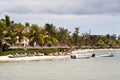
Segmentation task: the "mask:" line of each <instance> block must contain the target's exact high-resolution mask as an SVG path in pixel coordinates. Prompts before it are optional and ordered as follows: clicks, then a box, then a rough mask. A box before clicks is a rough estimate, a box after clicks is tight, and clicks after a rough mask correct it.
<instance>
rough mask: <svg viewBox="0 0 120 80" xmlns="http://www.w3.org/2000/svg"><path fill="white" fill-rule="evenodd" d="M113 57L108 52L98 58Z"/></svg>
mask: <svg viewBox="0 0 120 80" xmlns="http://www.w3.org/2000/svg"><path fill="white" fill-rule="evenodd" d="M113 56H114V55H113V54H112V53H111V52H109V53H108V54H103V55H100V57H113Z"/></svg>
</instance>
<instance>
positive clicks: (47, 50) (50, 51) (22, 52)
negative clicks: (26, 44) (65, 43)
mask: <svg viewBox="0 0 120 80" xmlns="http://www.w3.org/2000/svg"><path fill="white" fill-rule="evenodd" d="M60 51H61V49H39V50H9V51H4V52H2V53H1V54H0V55H9V54H16V53H19V54H25V53H28V54H34V52H36V53H45V54H50V53H55V52H60Z"/></svg>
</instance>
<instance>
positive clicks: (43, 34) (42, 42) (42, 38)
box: [39, 28, 49, 46]
mask: <svg viewBox="0 0 120 80" xmlns="http://www.w3.org/2000/svg"><path fill="white" fill-rule="evenodd" d="M48 40H49V38H48V32H47V31H46V30H45V29H44V28H40V34H39V43H40V45H41V46H44V45H45V44H46V43H47V42H48Z"/></svg>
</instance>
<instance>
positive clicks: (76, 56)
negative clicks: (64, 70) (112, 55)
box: [70, 54, 90, 59]
mask: <svg viewBox="0 0 120 80" xmlns="http://www.w3.org/2000/svg"><path fill="white" fill-rule="evenodd" d="M70 57H71V59H89V58H90V56H88V55H81V54H74V55H71V56H70Z"/></svg>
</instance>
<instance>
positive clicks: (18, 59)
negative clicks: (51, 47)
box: [0, 56, 69, 62]
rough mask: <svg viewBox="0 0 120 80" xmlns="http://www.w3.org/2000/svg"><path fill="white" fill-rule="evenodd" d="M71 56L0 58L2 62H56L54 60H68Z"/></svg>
mask: <svg viewBox="0 0 120 80" xmlns="http://www.w3.org/2000/svg"><path fill="white" fill-rule="evenodd" d="M66 58H69V56H32V57H20V58H9V57H8V56H0V62H6V61H33V60H54V59H66Z"/></svg>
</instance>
